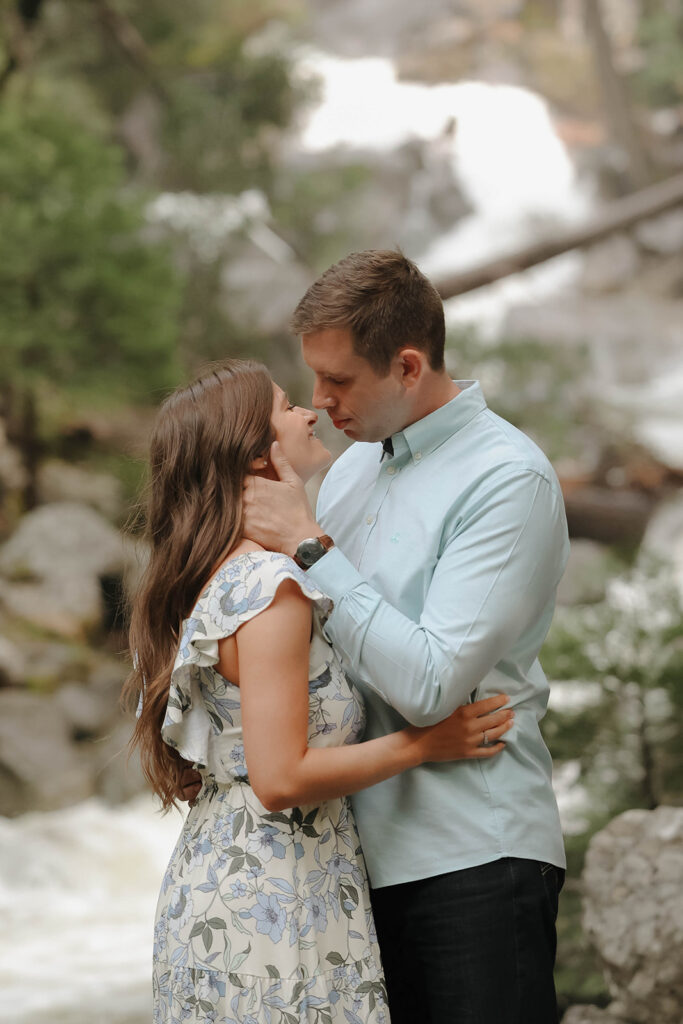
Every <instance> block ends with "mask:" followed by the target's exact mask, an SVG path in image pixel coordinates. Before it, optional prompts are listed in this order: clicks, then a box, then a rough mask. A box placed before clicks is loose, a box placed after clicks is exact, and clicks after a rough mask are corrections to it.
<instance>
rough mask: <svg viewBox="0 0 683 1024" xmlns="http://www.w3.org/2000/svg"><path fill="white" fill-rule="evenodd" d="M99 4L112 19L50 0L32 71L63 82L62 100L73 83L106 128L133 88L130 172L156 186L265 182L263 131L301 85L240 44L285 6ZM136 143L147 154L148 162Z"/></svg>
mask: <svg viewBox="0 0 683 1024" xmlns="http://www.w3.org/2000/svg"><path fill="white" fill-rule="evenodd" d="M109 7H110V8H111V9H112V10H113V11H114V12H115V16H114V18H113V19H106V18H105V19H103V18H102V17H100V16H99V14H98V9H97V7H96V5H94V4H88V3H87V2H73V0H51V2H50V4H49V5H47V6H46V8H45V10H44V12H43V16H42V18H41V20H40V22H39V23H38V25H37V26H36V27H35V29H34V31H33V36H34V38H35V40H36V49H37V54H38V60H37V62H36V65H35V66H34V68H33V69H32V70H31V76H32V78H33V79H34V81H35V80H38V81H41V80H42V79H43V78H44V79H46V80H47V81H49V82H50V84H51V85H52V86H53V87H55V86H57V88H59V89H60V92H61V90H62V86H66V87H67V96H68V97H69V98H71V99H73V95H72V92H71V89H70V87H72V86H73V84H74V83H79V84H81V85H82V86H83V87H85V88H86V89H87V91H88V92H89V93H90V94H91V95H92V96H93V97H94V98H95V100H96V103H97V105H98V106H99V109H100V110H101V111H102V113H103V114H104V115H105V116H106V117H107V118H108V119H109V123H110V125H111V126H112V127H114V126H115V125H116V123H117V122H119V120H120V119H121V118H122V117H123V116H124V115H125V114H127V113H129V112H130V111H131V110H133V109H134V108H135V106H136V104H137V103H138V101H139V100H141V99H144V100H145V101H146V102H147V108H146V110H147V112H146V113H145V114H143V115H140V114H139V113H138V115H137V117H138V120H137V127H136V129H135V133H136V134H137V136H138V140H137V143H135V142H132V144H131V140H130V138H129V139H128V143H129V148H130V156H131V158H132V160H133V162H134V164H135V166H136V171H137V173H139V174H142V175H144V176H145V177H146V178H147V180H148V181H150V183H152V182H153V183H154V184H155V185H156V186H158V187H160V188H166V189H173V190H182V189H193V190H196V191H213V190H217V191H222V192H236V191H240V190H241V189H244V188H249V187H255V186H258V187H267V186H268V184H269V182H270V181H271V176H272V175H271V171H272V167H271V149H272V145H273V141H274V138H275V135H276V133H277V131H278V130H279V129H282V128H284V127H286V126H287V125H288V124H289V121H290V119H291V116H292V113H293V110H294V107H295V105H296V103H297V101H298V99H299V97H300V95H301V94H302V90H301V89H299V88H298V87H295V85H294V84H293V82H292V80H291V75H290V70H291V68H290V59H289V58H288V57H287V56H286V55H285V54H283V53H280V52H278V51H277V50H275V51H268V50H266V52H263V53H260V52H256V53H252V52H251V51H250V49H249V47H248V46H247V45H245V44H246V42H247V40H248V39H249V37H250V36H251V35H252V34H253V33H256V32H257V31H258V30H259V29H260V28H262V27H263V26H264V25H265V24H266V23H267V21H268V19H269V18H270V17H272V16H278V15H279V16H281V17H283V18H288V17H291V15H292V13H293V11H294V10H295V8H296V5H295V4H294V3H292V2H291V0H289V2H285V0H279V2H278V0H250V2H246V0H231V2H230V4H226V3H224V2H223V0H194V2H193V3H192V4H169V3H167V2H166V0H148V2H147V3H145V4H142V3H139V2H137V0H118V2H110V4H109ZM122 40H123V42H124V45H123V46H122V45H121V41H122ZM138 110H139V108H138ZM138 144H139V145H141V147H142V149H144V150H145V151H146V152H147V153H148V154H149V153H150V152H155V153H156V158H155V159H154V160H153V161H152V164H153V167H149V166H147V165H146V164H145V161H144V160H141V152H140V149H139V145H138ZM198 154H201V159H198Z"/></svg>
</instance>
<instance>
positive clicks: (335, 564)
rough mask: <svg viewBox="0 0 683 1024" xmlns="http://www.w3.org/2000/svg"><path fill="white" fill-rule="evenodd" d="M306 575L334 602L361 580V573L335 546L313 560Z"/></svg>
mask: <svg viewBox="0 0 683 1024" xmlns="http://www.w3.org/2000/svg"><path fill="white" fill-rule="evenodd" d="M306 575H307V576H310V578H311V579H312V580H313V581H314V582H315V583H316V584H317V585H318V587H319V588H320V590H322V591H323V593H325V594H327V596H328V597H329V598H331V599H332V601H334V603H335V604H338V602H339V601H341V599H342V598H343V597H344V595H345V594H348V593H349V592H350V591H351V590H353V589H354V587H357V586H358V585H359V584H360V583H362V582H363V577H362V576H361V574H360V573H359V572H358V570H357V569H355V568H354V567H353V565H352V564H351V562H349V560H348V558H347V557H346V556H345V555H343V554H342V553H341V551H340V550H339V548H337V547H334V548H331V550H330V551H328V552H327V554H325V555H323V557H322V558H319V559H318V561H317V562H314V563H313V565H312V566H311V568H310V569H308V570H307V572H306Z"/></svg>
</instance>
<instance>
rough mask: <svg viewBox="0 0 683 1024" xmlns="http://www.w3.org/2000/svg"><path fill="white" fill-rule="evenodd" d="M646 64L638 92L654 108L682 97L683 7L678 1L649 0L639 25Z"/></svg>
mask: <svg viewBox="0 0 683 1024" xmlns="http://www.w3.org/2000/svg"><path fill="white" fill-rule="evenodd" d="M639 43H640V47H641V50H642V54H643V64H642V67H641V69H640V70H639V71H638V73H637V74H636V75H635V76H634V85H635V89H636V92H637V94H638V96H639V98H640V99H641V100H643V102H645V103H647V104H648V105H650V106H653V107H658V106H659V107H664V106H675V105H677V104H679V103H680V102H681V100H683V7H681V5H680V3H678V2H677V0H673V2H671V0H648V2H647V3H646V4H645V10H644V14H643V17H642V18H641V22H640V26H639Z"/></svg>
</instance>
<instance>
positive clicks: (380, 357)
mask: <svg viewBox="0 0 683 1024" xmlns="http://www.w3.org/2000/svg"><path fill="white" fill-rule="evenodd" d="M290 327H291V329H292V331H293V333H294V334H312V333H314V332H316V331H322V330H327V329H328V328H332V327H336V328H348V330H349V331H350V333H351V338H352V341H353V349H354V352H355V353H356V354H357V355H359V356H362V358H363V359H366V360H367V361H368V362H369V363H370V365H371V366H372V368H373V369H374V370H375V372H376V373H378V374H380V375H381V376H386V374H387V373H388V372H389V367H390V365H391V361H392V359H393V357H394V356H395V355H396V353H397V352H398V351H399V349H401V348H405V347H406V346H410V347H411V348H417V349H420V350H421V351H423V352H425V353H426V354H427V356H428V358H429V365H430V367H431V368H432V370H442V369H443V367H444V344H445V337H446V328H445V323H444V314H443V304H442V302H441V297H440V296H439V293H438V292H437V290H436V288H435V287H434V285H433V284H432V283H431V281H429V280H428V279H427V278H426V277H425V276H424V274H423V273H422V272H421V271H420V270H418V268H417V267H416V266H415V264H414V263H413V262H412V261H411V260H409V259H406V257H405V256H404V255H403V253H402V252H394V251H391V250H385V249H368V250H366V251H365V252H352V253H351V254H350V255H349V256H346V257H345V258H344V259H343V260H340V261H339V263H335V264H334V266H332V267H330V268H329V270H326V271H325V273H324V274H322V275H321V276H320V277H319V278H318V280H317V281H315V282H314V283H313V284H312V285H311V287H310V288H309V289H308V291H307V292H306V294H305V295H304V297H303V299H302V300H301V302H300V303H299V305H298V306H297V307H296V309H295V310H294V314H293V316H292V319H291V323H290Z"/></svg>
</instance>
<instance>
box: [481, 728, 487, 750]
mask: <svg viewBox="0 0 683 1024" xmlns="http://www.w3.org/2000/svg"><path fill="white" fill-rule="evenodd" d="M482 735H483V739H482V744H481V745H482V747H486V746H488V740H487V739H486V729H484V732H483V734H482Z"/></svg>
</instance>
